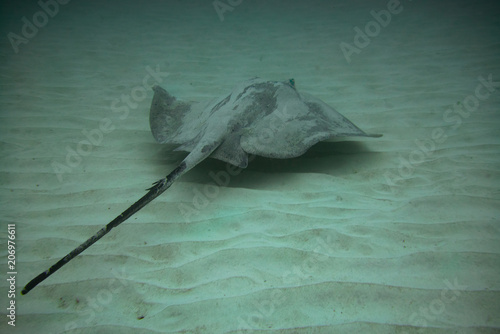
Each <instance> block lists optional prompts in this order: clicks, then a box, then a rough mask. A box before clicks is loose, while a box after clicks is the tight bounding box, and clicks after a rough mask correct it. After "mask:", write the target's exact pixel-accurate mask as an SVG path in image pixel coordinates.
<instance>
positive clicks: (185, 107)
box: [150, 78, 379, 171]
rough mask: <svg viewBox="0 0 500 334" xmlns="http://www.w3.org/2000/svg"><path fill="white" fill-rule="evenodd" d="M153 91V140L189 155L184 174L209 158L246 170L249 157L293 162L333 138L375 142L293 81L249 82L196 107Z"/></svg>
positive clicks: (162, 92)
mask: <svg viewBox="0 0 500 334" xmlns="http://www.w3.org/2000/svg"><path fill="white" fill-rule="evenodd" d="M153 90H154V92H155V94H154V97H153V103H152V104H151V111H150V125H151V131H152V133H153V136H154V137H155V139H156V140H157V141H158V142H159V143H169V144H179V145H180V146H179V147H178V148H177V149H176V150H181V151H186V152H190V154H189V155H188V156H187V157H186V159H185V160H184V161H185V162H186V164H187V169H188V170H189V169H190V168H192V167H193V166H194V165H196V164H197V163H199V162H200V161H202V160H203V159H205V158H207V157H209V156H210V157H212V158H216V159H219V160H222V161H225V162H229V163H231V164H233V165H236V166H239V167H242V168H244V167H246V166H247V164H248V154H255V155H260V156H264V157H270V158H292V157H296V156H299V155H301V154H303V153H304V152H305V151H306V150H307V149H308V148H310V147H311V146H312V145H314V144H316V143H317V142H319V141H322V140H326V139H329V138H332V137H344V136H364V137H378V136H379V135H370V134H367V133H365V132H363V131H362V130H361V129H359V128H358V127H357V126H356V125H354V124H353V123H352V122H351V121H349V120H348V119H347V118H345V117H344V116H342V115H341V114H340V113H339V112H337V111H336V110H335V109H333V108H332V107H330V106H329V105H327V104H326V103H324V102H323V101H321V100H320V99H318V98H315V97H314V96H311V95H309V94H306V93H299V92H298V91H297V90H296V89H295V85H294V83H293V80H290V81H285V82H278V81H265V80H262V79H259V78H252V79H250V80H247V81H244V82H241V83H239V84H238V85H236V86H235V87H234V88H233V90H232V91H231V92H229V93H227V94H224V95H223V96H222V97H220V98H217V99H214V100H212V101H210V102H207V103H198V104H188V103H184V102H180V101H178V100H176V99H175V97H173V96H172V95H170V94H169V93H168V92H167V91H165V90H164V89H163V88H161V87H159V86H155V87H153ZM186 171H187V170H186Z"/></svg>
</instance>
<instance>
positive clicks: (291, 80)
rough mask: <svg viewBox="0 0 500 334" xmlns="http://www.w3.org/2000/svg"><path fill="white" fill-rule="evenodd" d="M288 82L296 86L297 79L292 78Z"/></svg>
mask: <svg viewBox="0 0 500 334" xmlns="http://www.w3.org/2000/svg"><path fill="white" fill-rule="evenodd" d="M288 82H289V83H290V86H292V88H295V79H293V78H292V79H290V80H289V81H288Z"/></svg>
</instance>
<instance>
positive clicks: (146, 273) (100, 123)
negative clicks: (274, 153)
mask: <svg viewBox="0 0 500 334" xmlns="http://www.w3.org/2000/svg"><path fill="white" fill-rule="evenodd" d="M0 22H1V42H0V43H1V44H0V57H1V58H0V60H1V61H0V78H1V81H0V85H1V92H0V94H1V100H0V102H1V111H0V127H1V130H0V150H1V152H0V154H1V164H0V168H1V171H0V182H1V187H0V221H1V228H2V230H1V233H0V236H1V249H0V254H2V259H3V260H2V263H3V264H2V266H1V267H2V268H3V269H2V270H4V275H3V277H6V278H7V279H8V278H9V277H11V276H12V275H11V274H7V273H8V272H11V270H9V269H8V267H7V261H8V254H9V253H8V245H7V243H8V240H9V235H11V234H9V233H8V231H11V230H12V229H13V228H11V229H8V224H12V225H10V226H11V227H12V226H14V229H15V261H16V264H15V272H16V274H13V275H14V276H15V284H14V285H15V287H16V288H15V290H16V291H15V294H14V297H12V296H10V297H9V295H10V294H9V293H8V292H9V289H11V285H10V281H8V280H7V279H2V280H1V281H0V301H1V310H2V311H1V314H2V318H1V319H2V320H1V321H0V332H2V333H35V332H36V333H266V334H267V333H273V334H274V333H276V334H277V333H286V334H291V333H294V334H295V333H364V332H366V333H367V332H370V333H498V332H499V331H500V191H499V189H500V154H499V153H500V138H499V134H500V131H499V129H500V110H499V107H500V38H499V36H500V5H499V4H498V3H497V2H494V1H465V0H459V1H430V0H414V1H411V0H404V1H395V0H390V1H387V0H384V1H378V0H377V1H359V0H357V1H319V0H317V1H264V0H258V1H250V0H220V1H201V0H197V1H132V0H120V1H117V0H109V1H95V0H93V1H78V0H72V1H69V0H41V1H22V2H20V1H12V0H11V1H3V2H2V11H1V19H0ZM254 76H258V77H261V78H264V79H266V80H276V81H285V80H289V79H291V78H294V79H295V83H296V87H297V90H298V91H302V92H308V93H310V94H313V95H314V96H316V97H318V98H320V99H322V100H324V101H325V102H326V103H328V104H329V105H331V106H333V107H334V108H336V109H337V110H338V111H339V112H340V113H342V114H343V115H344V116H346V117H347V118H348V119H350V120H351V121H352V122H354V123H355V124H356V125H357V126H359V127H360V128H361V129H363V130H364V131H366V132H368V133H381V134H383V137H381V138H342V139H338V140H335V141H333V142H325V143H320V144H318V145H316V146H314V147H313V148H311V149H310V150H309V151H308V152H307V153H306V154H304V155H303V156H301V157H298V158H294V159H288V160H273V159H267V158H259V157H256V158H255V159H254V160H253V161H251V162H250V163H249V166H248V167H247V168H246V169H243V170H238V171H237V172H233V173H232V174H229V172H228V166H227V164H225V163H223V162H221V161H217V160H213V159H208V160H205V161H204V162H203V163H201V164H200V165H198V166H196V167H195V168H194V169H193V170H191V171H189V172H188V173H187V174H186V175H185V176H183V177H182V178H181V179H179V180H178V181H177V182H176V183H174V185H173V186H172V187H171V188H170V189H169V190H168V191H167V192H166V193H165V194H163V195H162V196H161V197H159V198H157V199H156V200H155V201H154V202H152V203H151V204H149V205H148V206H147V207H145V208H144V209H143V210H142V211H140V212H139V213H137V214H136V215H135V216H133V217H132V218H130V219H129V220H128V221H126V222H125V223H123V224H122V225H121V226H120V227H118V228H116V229H114V230H113V231H112V232H110V233H109V234H108V235H106V236H105V237H104V238H103V239H101V240H100V241H99V242H97V243H96V244H94V245H93V246H92V247H91V248H89V249H88V250H86V251H85V252H83V253H82V254H81V255H79V256H78V257H77V258H75V259H73V260H72V261H71V263H69V264H67V265H66V266H64V267H63V268H62V269H60V270H59V271H58V272H57V273H55V274H54V275H52V276H51V277H49V278H48V279H47V280H46V281H44V282H43V283H41V284H40V285H39V286H38V287H36V288H35V289H34V290H33V291H31V292H30V293H29V294H27V295H25V296H21V295H20V291H21V289H22V288H23V286H24V285H25V284H26V283H27V282H29V281H30V280H31V279H32V278H33V277H35V276H37V275H38V274H40V273H41V272H43V271H44V270H46V269H47V268H49V267H50V266H51V265H52V264H54V263H55V262H56V261H58V260H59V259H60V258H62V257H63V256H65V255H66V254H67V253H68V252H70V251H71V250H73V249H74V248H75V247H77V246H78V245H79V244H80V243H81V242H83V241H85V240H86V239H87V238H89V237H90V236H91V235H93V234H94V233H95V232H97V231H98V230H99V229H100V228H101V227H103V226H104V225H105V224H107V223H108V222H109V221H111V220H112V219H113V218H114V217H116V216H117V215H118V214H120V213H121V212H122V211H123V210H124V209H126V208H127V207H128V206H129V205H131V204H132V203H133V202H135V201H136V200H137V199H138V198H139V197H141V196H142V195H143V194H144V193H145V192H144V189H145V188H148V187H149V186H150V185H151V183H153V182H154V181H156V180H158V179H160V178H161V177H164V176H165V175H166V174H167V173H169V172H170V171H172V170H173V169H174V168H175V167H176V166H177V165H178V164H179V162H180V161H182V159H183V158H184V157H185V155H186V154H185V153H182V152H173V151H172V149H173V148H175V147H170V146H165V145H160V144H157V143H156V142H155V141H154V138H153V136H152V135H151V132H150V130H149V107H150V104H151V99H152V96H153V91H152V90H151V89H150V87H151V86H152V85H153V84H159V85H160V86H162V87H164V88H166V89H167V90H168V91H169V92H170V93H172V94H173V95H175V96H176V97H177V98H179V99H182V100H184V101H205V100H207V99H211V98H214V97H219V96H221V95H222V94H224V93H225V92H226V91H228V90H230V89H231V88H232V87H233V86H234V85H235V84H236V83H238V82H240V81H243V80H247V79H249V78H251V77H254ZM233 171H234V169H233ZM222 180H224V181H222ZM12 300H14V301H15V327H13V326H12V325H9V323H8V322H9V321H12V320H11V319H10V318H9V317H7V315H10V314H12V312H11V311H10V310H8V309H7V308H8V307H9V305H11V304H10V303H11V301H12Z"/></svg>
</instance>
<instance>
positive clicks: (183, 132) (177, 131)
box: [149, 86, 204, 144]
mask: <svg viewBox="0 0 500 334" xmlns="http://www.w3.org/2000/svg"><path fill="white" fill-rule="evenodd" d="M153 91H154V95H153V101H152V102H151V108H150V111H149V126H150V128H151V132H152V133H153V136H154V138H155V139H156V141H157V142H159V143H160V144H164V143H168V144H183V143H185V142H187V141H190V140H193V139H194V138H195V137H196V136H197V132H196V131H197V129H200V128H202V123H203V121H204V119H203V117H202V116H203V115H202V112H203V106H200V104H196V103H187V102H182V101H179V100H177V99H176V98H175V97H174V96H172V95H171V94H170V93H168V92H167V91H166V90H165V89H163V88H162V87H160V86H154V87H153Z"/></svg>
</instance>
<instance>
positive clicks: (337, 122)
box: [241, 86, 379, 158]
mask: <svg viewBox="0 0 500 334" xmlns="http://www.w3.org/2000/svg"><path fill="white" fill-rule="evenodd" d="M277 94H278V99H277V101H278V103H277V106H276V109H275V110H274V112H272V113H271V114H269V115H267V116H265V117H263V118H262V119H260V120H258V121H257V122H256V123H254V124H253V125H252V126H251V127H249V128H248V129H247V130H248V131H247V132H246V133H244V135H243V136H242V137H241V147H242V148H243V150H244V151H245V152H247V153H249V154H256V155H260V156H264V157H269V158H292V157H297V156H300V155H302V154H303V153H305V152H306V151H307V149H309V148H310V147H311V146H313V145H314V144H316V143H318V142H320V141H323V140H326V139H329V138H332V137H344V136H364V137H378V136H379V135H370V134H367V133H365V132H364V131H362V130H361V129H359V128H358V127H357V126H356V125H354V124H353V123H352V122H351V121H349V120H348V119H347V118H345V117H344V116H342V115H341V114H340V113H339V112H337V111H336V110H335V109H333V108H332V107H330V106H329V105H327V104H326V103H324V102H323V101H321V100H320V99H318V98H315V97H314V96H312V95H309V94H305V93H302V94H300V93H298V92H297V91H295V90H294V89H293V88H291V87H286V86H283V89H280V90H279V91H278V92H277Z"/></svg>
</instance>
